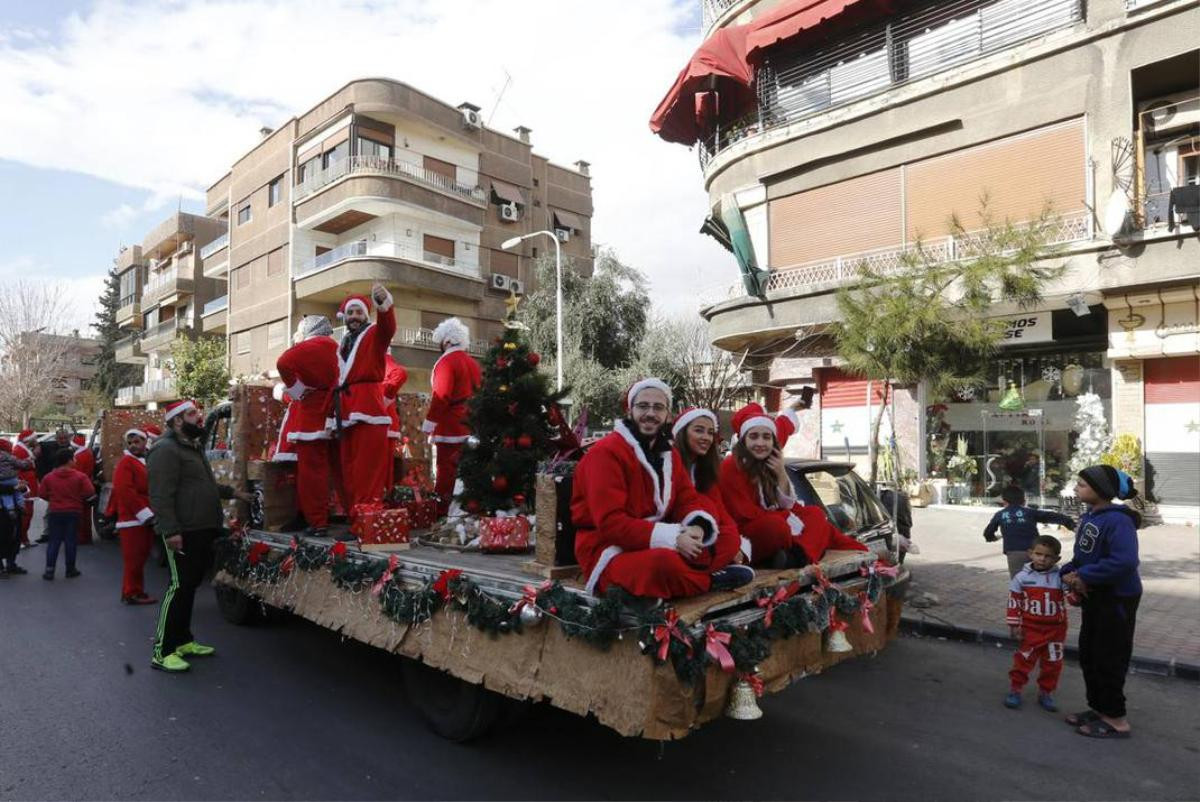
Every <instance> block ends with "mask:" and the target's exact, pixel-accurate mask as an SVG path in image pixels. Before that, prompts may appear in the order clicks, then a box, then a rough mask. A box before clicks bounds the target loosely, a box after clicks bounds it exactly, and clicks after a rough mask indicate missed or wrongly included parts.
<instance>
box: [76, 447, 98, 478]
mask: <svg viewBox="0 0 1200 802" xmlns="http://www.w3.org/2000/svg"><path fill="white" fill-rule="evenodd" d="M75 470H77V471H79V472H80V473H82V474H83V475H84V476H86V477H87V478H89V479H91V478H93V477H94V476H95V475H96V455H95V453H94V452H93V451H92V449H91V447H90V446H80V447H79V448H77V449H75Z"/></svg>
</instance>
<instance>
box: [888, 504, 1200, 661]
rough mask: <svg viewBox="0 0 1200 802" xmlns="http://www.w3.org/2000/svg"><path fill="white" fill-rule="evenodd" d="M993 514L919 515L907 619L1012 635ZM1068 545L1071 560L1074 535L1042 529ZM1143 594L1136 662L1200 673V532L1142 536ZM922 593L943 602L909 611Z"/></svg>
mask: <svg viewBox="0 0 1200 802" xmlns="http://www.w3.org/2000/svg"><path fill="white" fill-rule="evenodd" d="M991 512H992V511H989V510H984V509H979V510H971V509H967V508H964V509H961V510H960V509H949V510H947V509H916V510H913V539H914V540H915V541H916V543H917V544H918V546H919V547H920V549H921V553H920V554H915V555H909V557H908V558H907V559H906V565H907V566H908V567H909V568H911V569H912V573H913V585H912V589H911V590H910V591H909V594H908V599H909V602H910V604H909V605H908V606H906V608H905V617H906V618H910V619H916V620H922V619H924V620H926V621H928V622H931V623H937V624H944V625H952V626H954V627H958V628H960V629H967V630H972V631H975V630H983V631H984V632H988V633H995V634H998V635H1007V631H1008V630H1007V627H1006V626H1005V624H1004V606H1005V601H1006V600H1007V594H1008V567H1007V562H1006V560H1005V558H1004V554H1003V553H1002V552H1001V550H1000V543H998V542H997V543H987V542H986V541H984V539H983V527H984V525H985V524H986V523H987V521H988V518H989V517H990V515H991ZM1042 531H1043V533H1045V534H1053V535H1056V536H1058V537H1059V539H1061V540H1062V541H1063V560H1064V561H1065V560H1067V559H1069V558H1070V555H1071V551H1072V545H1073V541H1074V533H1072V532H1068V531H1067V530H1065V529H1059V528H1058V527H1042ZM1138 539H1139V554H1140V557H1141V574H1142V582H1143V584H1144V586H1145V590H1144V593H1143V596H1142V602H1141V605H1140V607H1139V608H1138V619H1137V631H1136V633H1135V635H1134V656H1135V657H1137V658H1149V659H1155V660H1163V661H1171V660H1174V661H1176V662H1177V663H1181V664H1188V665H1191V666H1200V530H1197V529H1196V528H1195V527H1189V526H1152V527H1149V528H1147V529H1142V530H1140V531H1139V532H1138ZM922 593H931V594H933V595H934V596H936V597H937V603H936V604H934V605H933V606H931V607H927V608H925V609H920V608H918V607H915V606H913V605H912V604H911V602H912V601H914V600H915V599H916V598H917V597H919V596H920V595H921V594H922ZM1078 631H1079V611H1078V610H1077V609H1075V608H1072V611H1071V625H1070V636H1069V638H1070V643H1071V644H1072V645H1074V644H1075V643H1076V642H1077V638H1078Z"/></svg>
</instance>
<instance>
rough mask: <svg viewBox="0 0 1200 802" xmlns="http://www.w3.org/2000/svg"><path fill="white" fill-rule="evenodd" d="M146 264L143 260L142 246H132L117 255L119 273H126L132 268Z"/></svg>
mask: <svg viewBox="0 0 1200 802" xmlns="http://www.w3.org/2000/svg"><path fill="white" fill-rule="evenodd" d="M142 264H145V261H144V260H143V259H142V246H141V245H130V246H129V247H128V248H126V249H124V250H123V251H121V252H120V253H119V254H117V272H118V273H124V272H125V271H126V270H129V269H130V268H132V267H135V266H139V265H142Z"/></svg>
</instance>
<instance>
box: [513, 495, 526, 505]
mask: <svg viewBox="0 0 1200 802" xmlns="http://www.w3.org/2000/svg"><path fill="white" fill-rule="evenodd" d="M513 503H515V504H524V503H525V494H524V493H516V494H514V495H513Z"/></svg>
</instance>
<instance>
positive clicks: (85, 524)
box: [71, 434, 96, 546]
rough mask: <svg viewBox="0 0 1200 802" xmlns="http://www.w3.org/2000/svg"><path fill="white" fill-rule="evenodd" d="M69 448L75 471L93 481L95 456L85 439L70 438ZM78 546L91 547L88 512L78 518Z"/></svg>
mask: <svg viewBox="0 0 1200 802" xmlns="http://www.w3.org/2000/svg"><path fill="white" fill-rule="evenodd" d="M71 447H72V448H74V449H75V470H77V471H79V472H80V473H82V474H83V475H84V476H86V477H87V478H88V481H94V480H95V478H96V454H95V452H93V451H92V449H91V447H90V446H88V444H87V438H86V437H84V436H83V435H82V434H76V435H74V436H72V437H71ZM76 542H77V543H78V544H79V545H80V546H85V545H91V542H92V516H91V511H90V510H84V511H83V515H80V516H79V536H78V539H77V541H76Z"/></svg>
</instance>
